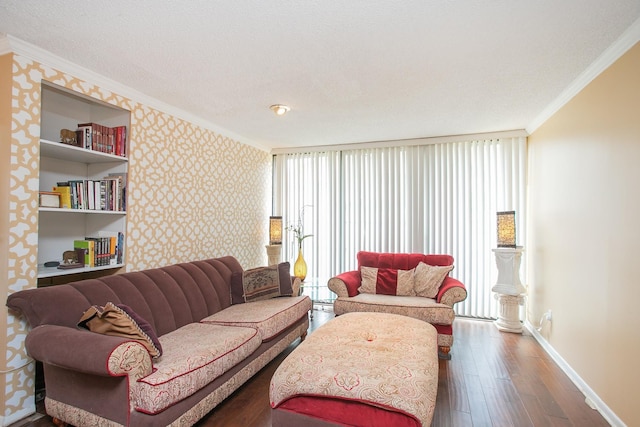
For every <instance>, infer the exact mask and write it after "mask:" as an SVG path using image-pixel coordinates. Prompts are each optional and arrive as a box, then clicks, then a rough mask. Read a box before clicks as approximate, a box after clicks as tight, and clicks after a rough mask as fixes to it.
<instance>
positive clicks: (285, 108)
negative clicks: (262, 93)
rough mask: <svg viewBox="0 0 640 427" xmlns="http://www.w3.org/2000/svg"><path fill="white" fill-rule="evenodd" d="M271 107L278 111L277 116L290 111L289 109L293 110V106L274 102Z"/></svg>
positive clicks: (275, 111)
mask: <svg viewBox="0 0 640 427" xmlns="http://www.w3.org/2000/svg"><path fill="white" fill-rule="evenodd" d="M269 108H270V109H271V110H272V111H273V112H274V113H276V116H284V115H285V114H287V113H288V112H289V110H291V107H289V106H288V105H283V104H274V105H272V106H271V107H269Z"/></svg>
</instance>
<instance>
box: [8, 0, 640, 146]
mask: <svg viewBox="0 0 640 427" xmlns="http://www.w3.org/2000/svg"><path fill="white" fill-rule="evenodd" d="M639 17H640V1H638V0H610V1H602V0H562V1H558V0H537V1H533V0H531V1H525V0H520V1H514V0H501V1H493V0H487V1H478V0H457V1H456V0H417V1H413V0H411V1H409V0H395V1H391V0H386V1H382V0H315V1H294V0H275V1H261V0H239V1H218V0H206V1H203V0H191V1H158V0H136V1H130V0H111V1H98V0H47V1H41V0H1V1H0V33H4V34H8V35H10V36H12V37H15V38H17V39H19V40H22V41H25V42H28V43H31V44H33V45H35V46H38V47H40V48H42V49H44V50H46V51H48V52H50V53H52V54H54V55H57V56H59V57H61V58H64V59H66V60H68V61H71V62H72V63H74V64H77V65H80V66H82V67H85V68H87V69H89V70H92V71H95V72H97V73H100V74H102V75H103V76H105V77H108V78H110V79H112V80H114V81H116V82H119V83H120V84H122V85H126V86H129V87H131V88H135V89H136V90H137V91H138V92H141V93H143V94H145V95H146V96H149V97H152V98H154V99H157V100H159V101H161V102H163V103H166V104H169V105H171V106H174V107H176V108H177V109H180V110H183V111H185V112H187V113H188V114H189V115H192V116H195V117H198V118H201V119H202V120H203V121H205V122H209V123H212V124H213V125H215V127H216V128H217V129H224V130H228V131H229V132H230V133H231V134H233V135H236V136H238V137H239V139H240V140H242V141H245V142H249V143H251V144H255V145H258V146H262V147H265V148H278V147H280V148H283V147H300V146H309V145H328V144H346V143H356V142H368V141H380V140H395V139H407V138H422V137H432V136H443V135H459V134H468V133H482V132H494V131H502V130H512V129H525V128H527V127H528V126H530V124H531V123H533V122H534V121H535V120H536V118H537V117H539V116H540V114H541V113H542V112H543V111H544V110H545V108H547V107H548V106H549V105H550V104H551V103H552V102H554V100H555V99H556V98H557V97H558V96H559V95H560V94H561V93H562V92H563V91H564V90H565V89H566V88H567V87H568V86H569V85H571V83H572V82H573V81H574V80H575V79H576V78H577V77H578V76H579V75H580V74H581V73H582V72H583V71H584V70H585V69H587V68H588V67H589V66H590V65H591V64H592V63H593V62H594V61H596V59H597V58H598V57H599V56H600V55H601V54H602V53H603V52H604V51H605V50H606V49H607V48H608V47H610V46H611V45H612V44H613V43H614V42H615V41H616V40H617V39H618V38H619V37H620V36H621V35H622V34H623V33H624V32H625V30H627V29H628V28H629V27H631V26H632V25H633V24H634V23H635V22H636V20H638V18H639ZM274 103H285V104H288V105H290V106H291V108H292V110H291V112H290V113H289V114H288V115H286V116H284V117H281V118H278V117H276V116H275V115H274V114H273V113H272V112H271V111H270V110H269V108H268V107H269V105H271V104H274Z"/></svg>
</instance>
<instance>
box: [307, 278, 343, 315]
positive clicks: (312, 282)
mask: <svg viewBox="0 0 640 427" xmlns="http://www.w3.org/2000/svg"><path fill="white" fill-rule="evenodd" d="M328 281H329V279H322V278H317V277H307V278H306V279H304V282H302V284H301V285H300V295H307V296H308V297H309V298H311V303H312V304H313V308H312V310H311V319H312V320H313V310H315V308H316V306H319V307H320V308H322V310H324V309H325V307H326V306H332V305H333V301H335V299H336V298H337V297H338V296H337V295H336V294H335V293H334V292H333V291H332V290H330V289H329V286H328V285H327V282H328Z"/></svg>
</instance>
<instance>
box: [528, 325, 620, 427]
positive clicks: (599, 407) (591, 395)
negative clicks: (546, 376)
mask: <svg viewBox="0 0 640 427" xmlns="http://www.w3.org/2000/svg"><path fill="white" fill-rule="evenodd" d="M524 326H525V328H527V330H528V331H529V332H531V335H533V337H534V338H535V339H536V341H538V343H539V344H540V345H541V346H542V348H543V349H544V350H545V351H546V352H547V354H549V356H551V358H552V359H553V361H554V362H556V363H557V364H558V366H560V369H562V371H563V372H564V373H565V374H567V376H568V377H569V379H570V380H571V381H572V382H573V383H574V384H575V385H576V387H578V390H580V391H581V392H582V394H584V397H585V399H584V400H585V402H586V403H587V405H589V406H590V407H591V408H593V409H595V410H596V411H598V412H600V414H601V415H602V416H603V417H604V419H605V420H607V422H608V423H609V424H611V425H612V426H614V427H626V424H625V423H624V422H623V421H622V420H621V419H620V418H618V416H617V415H616V414H615V413H614V412H613V411H612V410H611V408H609V407H608V406H607V405H606V404H605V403H604V402H603V401H602V399H600V397H599V396H598V395H597V394H596V393H595V392H594V391H593V390H592V389H591V387H589V385H588V384H587V383H586V382H585V381H584V380H583V379H582V378H581V377H580V375H578V373H577V372H576V371H574V370H573V368H571V366H570V365H569V364H568V363H567V362H566V361H565V360H564V359H563V358H562V356H560V355H559V354H558V352H557V351H556V350H555V349H554V348H553V347H552V346H551V344H549V342H548V341H547V340H546V339H545V338H544V337H543V336H542V335H540V333H539V332H538V330H537V329H536V328H535V326H533V325H532V324H531V323H530V322H529V321H526V322H525V323H524Z"/></svg>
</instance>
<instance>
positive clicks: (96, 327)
mask: <svg viewBox="0 0 640 427" xmlns="http://www.w3.org/2000/svg"><path fill="white" fill-rule="evenodd" d="M78 326H80V327H82V328H85V329H88V330H90V331H91V332H96V333H99V334H104V335H111V336H116V337H122V338H128V339H131V340H134V341H138V342H139V343H140V344H142V345H143V346H145V348H146V349H147V351H148V352H149V354H150V355H151V357H153V358H154V359H155V358H158V357H160V356H162V346H161V345H160V341H159V340H158V337H157V336H156V333H155V331H154V330H153V328H152V327H151V325H150V324H149V323H148V322H147V321H146V320H144V319H143V318H142V317H140V316H139V315H138V314H137V313H136V312H135V311H133V310H132V309H131V308H130V307H129V306H127V305H124V304H113V303H111V302H108V303H107V304H106V305H105V306H104V307H100V306H99V305H94V306H91V307H89V309H87V311H85V312H84V314H83V315H82V317H81V318H80V321H79V322H78Z"/></svg>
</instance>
